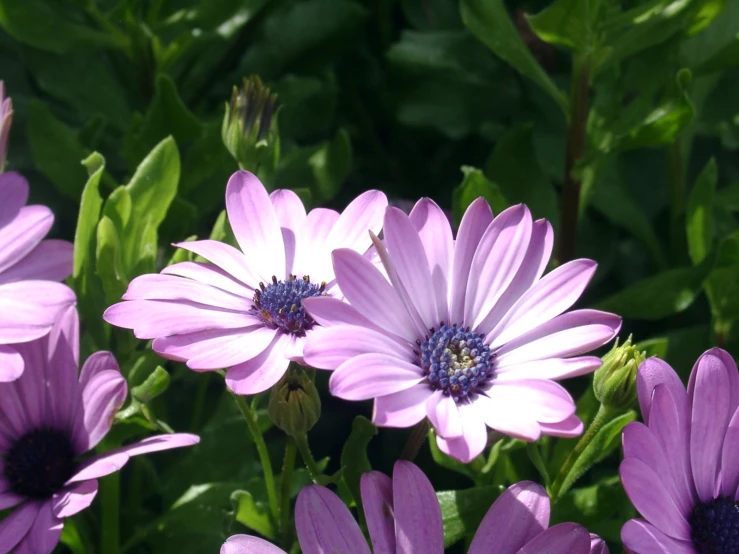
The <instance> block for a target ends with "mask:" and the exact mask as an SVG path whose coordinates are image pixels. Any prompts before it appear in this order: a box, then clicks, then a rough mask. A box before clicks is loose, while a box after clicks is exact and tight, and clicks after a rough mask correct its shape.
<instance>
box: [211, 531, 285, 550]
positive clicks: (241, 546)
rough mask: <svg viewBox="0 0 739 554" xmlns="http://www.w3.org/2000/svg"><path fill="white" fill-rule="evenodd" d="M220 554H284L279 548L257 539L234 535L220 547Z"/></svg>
mask: <svg viewBox="0 0 739 554" xmlns="http://www.w3.org/2000/svg"><path fill="white" fill-rule="evenodd" d="M221 554H286V553H285V551H284V550H282V549H281V548H277V547H276V546H275V545H273V544H272V543H269V542H267V541H265V540H264V539H260V538H258V537H250V536H249V535H234V536H232V537H229V538H228V540H226V542H224V543H223V546H221Z"/></svg>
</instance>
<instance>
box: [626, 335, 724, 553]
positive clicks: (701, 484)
mask: <svg viewBox="0 0 739 554" xmlns="http://www.w3.org/2000/svg"><path fill="white" fill-rule="evenodd" d="M637 392H638V395H639V405H640V407H641V413H642V416H643V418H644V423H640V422H633V423H630V424H629V425H627V426H626V428H625V429H624V431H623V448H624V460H623V462H621V467H620V474H621V481H622V482H623V485H624V489H626V494H628V496H629V498H630V499H631V502H632V503H633V504H634V507H635V508H636V509H637V510H638V511H639V513H640V514H641V515H642V517H643V519H632V520H631V521H628V522H626V524H625V525H624V527H623V529H622V530H621V540H622V541H623V543H624V546H625V547H626V549H627V550H628V551H629V552H633V553H635V554H657V553H662V552H666V553H669V554H736V553H738V552H739V372H738V371H737V367H736V364H735V363H734V360H733V359H732V357H731V356H730V355H729V354H728V353H727V352H726V351H724V350H721V349H720V348H712V349H711V350H708V351H707V352H705V353H704V354H703V355H702V356H701V357H700V358H698V361H697V362H696V364H695V366H694V367H693V371H692V372H691V374H690V380H689V382H688V387H687V391H686V389H685V387H684V386H683V384H682V382H681V381H680V378H679V377H678V375H677V373H675V371H674V370H673V369H672V368H671V367H670V366H669V365H667V363H665V362H663V361H662V360H659V359H657V358H649V359H648V360H646V361H644V362H643V363H642V364H641V365H640V366H639V370H638V373H637Z"/></svg>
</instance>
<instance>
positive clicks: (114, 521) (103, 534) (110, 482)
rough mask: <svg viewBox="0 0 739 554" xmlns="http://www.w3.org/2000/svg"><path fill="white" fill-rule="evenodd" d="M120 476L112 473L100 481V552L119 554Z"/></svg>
mask: <svg viewBox="0 0 739 554" xmlns="http://www.w3.org/2000/svg"><path fill="white" fill-rule="evenodd" d="M120 497H121V476H120V473H113V474H112V475H109V476H107V477H106V478H105V479H101V480H100V503H101V506H102V514H101V521H100V552H105V554H119V552H120V544H121V543H120V534H121V529H120V505H121V502H120V500H121V498H120Z"/></svg>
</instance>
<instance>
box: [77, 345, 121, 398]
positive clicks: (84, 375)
mask: <svg viewBox="0 0 739 554" xmlns="http://www.w3.org/2000/svg"><path fill="white" fill-rule="evenodd" d="M106 370H113V371H118V372H120V371H121V369H120V367H119V366H118V361H117V360H116V359H115V356H113V354H112V353H111V352H105V351H102V350H101V351H100V352H95V353H94V354H91V355H90V357H89V358H87V360H85V364H84V365H83V366H82V370H81V371H80V378H79V384H80V387H82V388H83V389H84V388H85V387H86V386H87V384H88V383H89V382H90V379H92V378H93V377H94V376H95V375H97V374H98V373H100V372H101V371H106Z"/></svg>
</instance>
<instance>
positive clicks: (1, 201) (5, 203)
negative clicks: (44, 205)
mask: <svg viewBox="0 0 739 554" xmlns="http://www.w3.org/2000/svg"><path fill="white" fill-rule="evenodd" d="M1 126H2V122H0V127H1ZM28 190H29V187H28V181H26V178H25V177H23V175H21V174H20V173H18V172H16V171H6V172H5V173H2V174H0V227H4V226H5V225H7V224H8V223H10V222H11V221H13V219H15V217H16V216H17V215H18V212H19V211H20V210H21V208H22V207H23V206H25V205H26V202H28Z"/></svg>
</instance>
